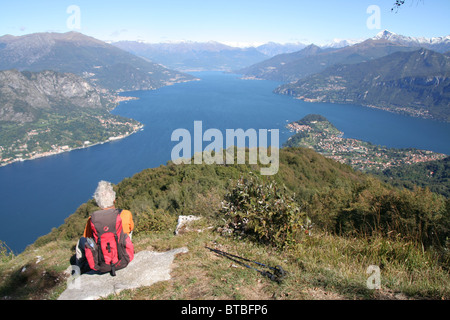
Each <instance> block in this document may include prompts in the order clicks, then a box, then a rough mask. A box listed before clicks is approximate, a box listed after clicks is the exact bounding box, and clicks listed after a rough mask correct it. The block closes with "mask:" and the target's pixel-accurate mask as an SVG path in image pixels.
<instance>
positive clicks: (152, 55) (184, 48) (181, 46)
mask: <svg viewBox="0 0 450 320" xmlns="http://www.w3.org/2000/svg"><path fill="white" fill-rule="evenodd" d="M112 44H113V45H114V46H116V47H118V48H120V49H123V50H125V51H128V52H130V53H133V54H134V55H136V56H139V57H143V58H145V59H147V60H149V61H153V62H156V63H161V64H163V65H164V66H166V67H168V68H171V69H175V70H180V71H185V72H188V71H210V70H219V71H231V70H234V69H238V68H243V67H246V66H248V65H251V64H254V63H257V62H260V61H262V60H265V59H267V58H268V57H269V56H267V55H266V54H264V53H263V52H261V51H259V50H258V49H257V48H236V47H231V46H227V45H224V44H221V43H219V42H215V41H210V42H204V43H201V42H179V43H156V44H152V43H144V42H138V41H120V42H115V43H112Z"/></svg>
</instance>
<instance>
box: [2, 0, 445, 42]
mask: <svg viewBox="0 0 450 320" xmlns="http://www.w3.org/2000/svg"><path fill="white" fill-rule="evenodd" d="M394 2H395V0H320V1H317V0H272V1H267V0H238V1H236V0H158V1H154V0H127V1H117V0H109V1H104V0H94V1H93V0H90V1H86V0H69V1H66V0H16V1H7V0H0V35H5V34H12V35H16V36H20V35H24V34H30V33H36V32H68V31H77V32H81V33H83V34H86V35H89V36H92V37H94V38H97V39H100V40H104V41H120V40H139V41H146V42H151V43H158V42H178V41H197V42H206V41H218V42H221V43H225V44H229V45H235V46H241V47H244V46H251V45H260V44H263V43H267V42H270V41H272V42H278V43H295V42H301V43H305V44H310V43H315V44H318V45H323V44H327V43H330V42H332V41H333V40H334V39H354V40H357V39H358V40H360V39H367V38H370V37H373V36H374V35H376V34H377V33H378V32H380V31H382V30H385V29H387V30H389V31H392V32H395V33H397V34H402V35H406V36H415V37H426V38H431V37H439V36H447V35H450V19H448V16H449V13H450V1H449V0H406V3H405V4H404V5H403V6H402V7H401V8H400V9H398V10H396V11H394V12H392V11H391V9H392V7H393V4H394Z"/></svg>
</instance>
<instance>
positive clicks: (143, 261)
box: [58, 248, 188, 300]
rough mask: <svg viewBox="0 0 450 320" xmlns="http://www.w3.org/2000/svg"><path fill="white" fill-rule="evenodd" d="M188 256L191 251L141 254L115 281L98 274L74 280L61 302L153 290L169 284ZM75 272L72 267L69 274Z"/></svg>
mask: <svg viewBox="0 0 450 320" xmlns="http://www.w3.org/2000/svg"><path fill="white" fill-rule="evenodd" d="M187 252H188V249H187V248H179V249H174V250H170V251H167V252H152V251H140V252H138V253H136V255H135V257H134V259H133V261H131V262H130V264H129V265H128V266H127V267H126V268H125V269H121V270H118V271H116V276H115V277H112V276H111V275H110V274H109V273H104V274H95V273H94V272H90V273H85V274H83V275H81V276H80V275H77V276H71V277H70V278H69V280H68V286H67V289H66V290H65V291H64V292H63V293H62V294H61V295H60V296H59V298H58V300H95V299H99V298H102V297H107V296H109V295H110V294H118V293H119V292H120V291H122V290H125V289H135V288H139V287H144V286H151V285H152V284H154V283H156V282H159V281H166V280H169V279H170V278H171V276H170V272H171V270H172V263H173V260H174V259H175V256H176V255H177V254H179V253H187ZM71 269H72V268H71V267H70V268H69V270H71ZM69 272H70V271H69Z"/></svg>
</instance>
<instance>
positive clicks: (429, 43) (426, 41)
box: [373, 30, 450, 53]
mask: <svg viewBox="0 0 450 320" xmlns="http://www.w3.org/2000/svg"><path fill="white" fill-rule="evenodd" d="M373 39H375V40H380V39H383V40H388V41H391V42H394V43H398V44H401V45H405V46H409V47H423V48H426V49H430V50H434V51H437V52H441V53H443V52H447V51H449V50H450V35H449V36H446V37H434V38H424V37H408V36H403V35H399V34H396V33H394V32H391V31H389V30H383V31H381V32H380V33H378V34H377V35H376V36H375V37H373Z"/></svg>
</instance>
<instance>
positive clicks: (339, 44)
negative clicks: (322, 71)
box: [322, 39, 364, 49]
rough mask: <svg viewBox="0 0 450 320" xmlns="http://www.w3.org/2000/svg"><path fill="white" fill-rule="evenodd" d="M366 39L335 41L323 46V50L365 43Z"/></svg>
mask: <svg viewBox="0 0 450 320" xmlns="http://www.w3.org/2000/svg"><path fill="white" fill-rule="evenodd" d="M363 41H364V39H334V40H333V41H332V42H330V43H327V44H325V45H323V46H322V48H333V49H340V48H344V47H348V46H353V45H355V44H358V43H361V42H363Z"/></svg>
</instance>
